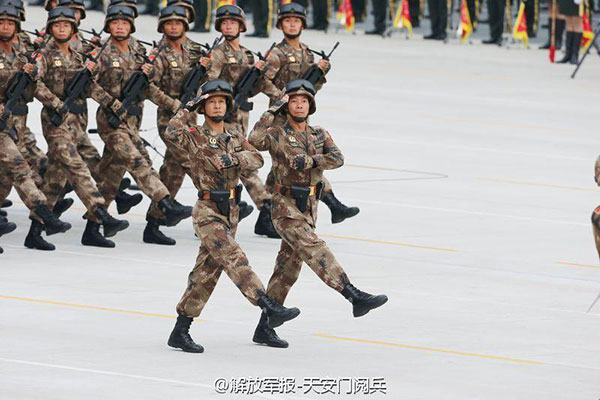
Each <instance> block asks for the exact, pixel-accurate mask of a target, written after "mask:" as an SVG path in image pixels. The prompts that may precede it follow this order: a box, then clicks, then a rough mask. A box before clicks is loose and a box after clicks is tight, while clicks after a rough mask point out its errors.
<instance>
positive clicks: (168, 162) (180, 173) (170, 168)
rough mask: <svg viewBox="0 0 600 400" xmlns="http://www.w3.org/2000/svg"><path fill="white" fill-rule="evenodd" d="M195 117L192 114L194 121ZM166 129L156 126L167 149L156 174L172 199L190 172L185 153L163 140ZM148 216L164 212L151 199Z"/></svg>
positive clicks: (164, 126)
mask: <svg viewBox="0 0 600 400" xmlns="http://www.w3.org/2000/svg"><path fill="white" fill-rule="evenodd" d="M195 120H196V117H195V115H194V121H195ZM166 129H167V125H159V126H158V134H159V135H160V138H161V139H162V141H163V142H164V143H165V144H166V145H167V150H166V151H165V158H164V160H163V163H162V165H161V166H160V169H159V170H158V175H159V177H160V180H161V182H162V183H163V184H164V185H165V187H166V188H167V190H168V191H169V195H170V196H171V198H172V199H174V198H175V196H176V195H177V193H178V192H179V189H181V186H182V185H183V179H184V178H185V175H186V174H187V175H188V176H190V174H191V172H190V170H189V164H188V161H187V157H186V155H185V154H182V153H181V151H180V150H178V149H177V148H175V147H174V146H172V145H171V144H169V142H168V141H167V140H165V137H164V134H165V131H166ZM148 217H151V218H154V219H162V218H163V217H164V214H163V213H162V211H160V209H159V208H158V203H157V202H155V201H153V202H152V203H151V204H150V208H149V209H148V214H147V216H146V219H147V218H148Z"/></svg>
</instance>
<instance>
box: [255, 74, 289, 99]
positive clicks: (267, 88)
mask: <svg viewBox="0 0 600 400" xmlns="http://www.w3.org/2000/svg"><path fill="white" fill-rule="evenodd" d="M259 82H260V83H259V85H258V86H259V87H258V91H257V92H262V93H264V94H266V95H267V96H268V97H269V99H270V100H277V99H279V98H281V96H283V92H282V91H281V90H279V89H277V87H276V86H275V85H274V84H273V81H271V80H270V79H268V78H267V77H266V76H265V75H263V76H262V77H261V79H260V81H259Z"/></svg>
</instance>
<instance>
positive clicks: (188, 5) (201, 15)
mask: <svg viewBox="0 0 600 400" xmlns="http://www.w3.org/2000/svg"><path fill="white" fill-rule="evenodd" d="M169 6H180V7H183V8H185V9H186V11H187V19H188V24H194V28H193V29H192V31H193V32H209V31H210V20H211V17H212V1H211V0H168V1H167V7H169Z"/></svg>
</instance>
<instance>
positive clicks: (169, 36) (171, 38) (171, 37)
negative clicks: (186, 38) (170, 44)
mask: <svg viewBox="0 0 600 400" xmlns="http://www.w3.org/2000/svg"><path fill="white" fill-rule="evenodd" d="M165 36H166V37H167V39H169V40H173V41H175V40H179V39H181V38H182V37H183V33H182V34H180V35H178V36H172V35H167V34H166V33H165Z"/></svg>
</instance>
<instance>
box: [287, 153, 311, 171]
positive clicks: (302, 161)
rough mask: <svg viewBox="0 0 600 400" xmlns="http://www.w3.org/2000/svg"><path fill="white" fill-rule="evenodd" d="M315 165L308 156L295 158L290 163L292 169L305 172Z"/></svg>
mask: <svg viewBox="0 0 600 400" xmlns="http://www.w3.org/2000/svg"><path fill="white" fill-rule="evenodd" d="M313 165H314V160H313V159H312V157H310V156H308V155H301V156H295V157H294V158H292V160H291V161H290V167H292V169H295V170H296V171H304V170H305V169H310V168H312V166H313Z"/></svg>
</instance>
